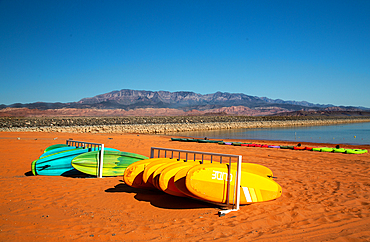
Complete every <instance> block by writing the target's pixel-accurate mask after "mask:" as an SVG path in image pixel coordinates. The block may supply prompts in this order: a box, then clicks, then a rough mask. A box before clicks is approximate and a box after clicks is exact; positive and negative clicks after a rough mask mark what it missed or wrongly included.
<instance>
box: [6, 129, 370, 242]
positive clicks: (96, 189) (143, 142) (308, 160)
mask: <svg viewBox="0 0 370 242" xmlns="http://www.w3.org/2000/svg"><path fill="white" fill-rule="evenodd" d="M2 136H4V137H6V139H0V143H1V145H0V153H1V154H2V163H1V166H2V169H1V170H0V177H1V179H0V186H1V187H2V192H1V195H2V196H1V199H0V218H1V221H2V224H1V233H0V241H51V242H54V241H72V240H73V241H93V240H98V241H169V242H170V241H179V240H181V241H185V242H188V241H189V242H190V241H211V240H217V241H234V240H243V241H256V240H258V241H272V240H273V241H302V240H304V239H302V238H305V239H306V240H313V241H329V240H330V241H349V240H355V241H368V240H369V239H370V232H369V231H370V213H369V202H368V200H369V194H368V191H369V184H370V178H369V176H368V171H369V169H370V163H369V162H368V161H369V157H370V154H369V153H366V154H361V155H351V154H341V153H327V152H310V151H297V150H289V149H263V148H255V147H244V146H231V145H218V144H212V143H194V142H173V141H171V140H170V139H169V137H168V136H163V135H150V134H143V135H136V134H109V135H108V134H104V133H101V134H91V133H59V134H58V135H57V139H55V137H56V133H47V132H38V133H32V132H24V133H21V132H8V133H3V134H2ZM71 138H73V139H74V140H82V141H87V142H94V143H104V145H105V147H112V148H116V149H119V150H121V151H124V152H132V153H136V154H141V155H145V156H149V155H150V147H164V148H171V149H182V150H194V151H202V152H213V153H223V154H238V155H241V156H242V157H243V162H248V163H255V164H260V165H263V166H266V167H268V168H269V169H271V171H273V173H274V180H275V181H276V182H277V183H279V185H280V186H281V187H282V188H283V193H282V196H281V197H280V198H278V199H276V200H273V201H268V202H262V203H255V204H251V205H246V206H241V207H240V209H239V210H238V211H234V212H232V213H230V214H227V215H226V216H223V217H219V216H218V212H219V211H220V209H221V208H219V207H215V206H214V205H212V204H210V203H205V202H203V201H200V200H196V199H188V198H183V197H175V196H172V195H168V194H166V193H164V192H161V191H159V190H158V191H157V190H153V191H151V190H145V189H134V188H131V187H129V186H127V185H126V184H125V183H124V182H123V180H122V176H118V177H106V178H102V179H99V178H82V177H81V178H73V177H66V176H33V175H32V173H31V162H32V161H33V160H35V159H38V157H39V156H40V155H41V154H42V153H43V150H44V149H45V148H46V147H48V146H50V145H53V144H58V143H64V141H65V140H66V139H71ZM287 144H288V143H287ZM345 147H348V148H350V147H352V146H345ZM361 147H363V148H365V149H369V146H361ZM356 148H358V147H356ZM162 156H163V153H162ZM221 227H222V230H220V228H221ZM287 228H288V229H287Z"/></svg>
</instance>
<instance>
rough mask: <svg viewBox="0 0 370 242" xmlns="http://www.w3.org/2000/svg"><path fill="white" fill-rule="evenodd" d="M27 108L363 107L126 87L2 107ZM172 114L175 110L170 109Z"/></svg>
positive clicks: (270, 110)
mask: <svg viewBox="0 0 370 242" xmlns="http://www.w3.org/2000/svg"><path fill="white" fill-rule="evenodd" d="M6 108H27V109H37V110H50V109H53V110H55V109H95V110H96V109H104V110H113V109H114V110H117V109H120V110H122V111H131V112H132V110H141V113H140V115H142V113H144V115H145V112H143V110H145V109H146V110H148V109H151V110H152V109H161V110H163V109H169V110H177V111H176V112H177V114H178V112H179V111H182V112H184V114H185V115H186V114H187V113H189V112H190V113H192V114H205V113H214V114H215V113H224V114H232V115H251V116H256V115H270V114H276V113H283V112H294V111H317V110H332V111H362V110H369V109H367V108H362V107H343V106H340V107H336V106H334V105H323V104H313V103H309V102H305V101H302V102H298V101H284V100H281V99H269V98H266V97H256V96H249V95H246V94H243V93H227V92H216V93H213V94H205V95H202V94H198V93H194V92H185V91H179V92H168V91H155V92H153V91H143V90H130V89H122V90H120V91H112V92H109V93H105V94H100V95H97V96H94V97H89V98H83V99H81V100H80V101H78V102H71V103H44V102H36V103H28V104H21V103H15V104H11V105H0V109H6ZM169 113H171V112H169Z"/></svg>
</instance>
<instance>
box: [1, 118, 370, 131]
mask: <svg viewBox="0 0 370 242" xmlns="http://www.w3.org/2000/svg"><path fill="white" fill-rule="evenodd" d="M231 118H232V117H231ZM50 120H51V123H50V125H49V126H40V127H12V125H8V126H10V127H2V128H0V132H56V133H138V134H166V133H176V132H184V131H201V130H223V129H243V128H245V129H253V128H278V127H296V126H324V125H336V124H347V123H361V122H370V119H368V118H352V119H349V118H339V119H334V118H327V119H326V118H324V119H317V118H315V119H290V120H289V119H288V120H263V119H260V120H258V119H255V120H249V121H232V120H231V121H230V122H228V121H227V120H225V121H223V122H203V120H200V121H201V122H189V121H188V120H185V121H184V120H183V119H182V120H181V121H182V122H181V123H179V122H177V123H172V122H171V121H169V122H167V123H164V122H162V123H145V122H144V123H140V122H138V123H134V124H130V123H125V124H106V125H105V124H98V125H83V124H81V125H76V126H56V125H55V124H56V123H57V122H55V121H54V119H50ZM166 120H168V119H167V118H166ZM67 121H69V120H67ZM103 121H105V120H104V119H103ZM144 121H145V119H144ZM190 121H193V120H190ZM141 122H142V121H141ZM26 124H31V122H30V121H27V122H26Z"/></svg>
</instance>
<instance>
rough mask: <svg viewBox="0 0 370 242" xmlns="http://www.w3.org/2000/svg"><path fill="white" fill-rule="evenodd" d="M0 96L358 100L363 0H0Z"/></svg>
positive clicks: (365, 65)
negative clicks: (145, 94) (127, 92)
mask: <svg viewBox="0 0 370 242" xmlns="http://www.w3.org/2000/svg"><path fill="white" fill-rule="evenodd" d="M0 83H1V88H0V104H12V103H32V102H74V101H78V100H80V99H82V98H85V97H92V96H95V95H98V94H103V93H107V92H110V91H114V90H121V89H137V90H151V91H158V90H164V91H193V92H196V93H201V94H208V93H214V92H217V91H221V92H230V93H244V94H247V95H252V96H259V97H268V98H272V99H278V98H279V99H283V100H295V101H308V102H312V103H320V104H334V105H346V106H364V107H370V95H369V94H370V1H368V0H356V1H352V0H349V1H343V0H337V1H329V0H328V1H322V0H321V1H316V0H311V1H296V0H294V1H284V0H282V1H264V0H259V1H257V0H256V1H247V0H242V1H217V0H214V1H201V0H198V1H192V0H189V1H173V0H168V1H161V0H155V1H154V0H152V1H142V0H135V1H132V0H120V1H113V0H104V1H103V0H99V1H97V0H86V1H78V0H73V1H69V0H63V1H50V0H47V1H44V0H0Z"/></svg>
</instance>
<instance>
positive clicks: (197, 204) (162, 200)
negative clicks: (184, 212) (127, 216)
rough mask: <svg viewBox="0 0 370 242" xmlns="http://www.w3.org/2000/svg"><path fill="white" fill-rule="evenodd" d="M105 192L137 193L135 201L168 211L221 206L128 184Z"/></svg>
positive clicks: (119, 185)
mask: <svg viewBox="0 0 370 242" xmlns="http://www.w3.org/2000/svg"><path fill="white" fill-rule="evenodd" d="M105 192H125V193H136V195H135V199H136V200H138V201H145V202H149V203H150V204H151V205H153V206H155V207H158V208H166V209H197V208H220V206H217V205H214V204H211V203H207V202H202V201H200V200H197V199H193V198H187V197H176V196H172V195H169V194H166V193H164V192H162V191H159V190H145V189H139V188H133V187H130V186H128V185H126V184H118V185H116V186H115V187H114V188H109V189H107V190H105Z"/></svg>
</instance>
